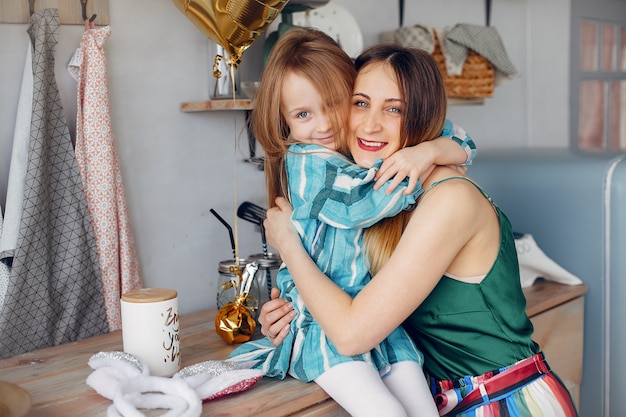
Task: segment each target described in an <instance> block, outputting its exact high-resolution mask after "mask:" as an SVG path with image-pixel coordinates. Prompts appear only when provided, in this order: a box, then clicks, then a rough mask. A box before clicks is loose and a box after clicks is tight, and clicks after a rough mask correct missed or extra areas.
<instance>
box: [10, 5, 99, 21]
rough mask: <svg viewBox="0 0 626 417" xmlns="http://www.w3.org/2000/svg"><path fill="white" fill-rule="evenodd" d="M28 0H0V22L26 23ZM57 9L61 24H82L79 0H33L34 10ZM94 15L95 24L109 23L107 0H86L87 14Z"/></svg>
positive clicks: (27, 19)
mask: <svg viewBox="0 0 626 417" xmlns="http://www.w3.org/2000/svg"><path fill="white" fill-rule="evenodd" d="M28 4H29V3H28V0H0V23H28V22H29V21H30V15H29V11H28ZM46 8H53V9H59V17H60V20H61V24H62V25H82V24H83V23H84V22H83V18H82V8H81V0H35V11H37V10H41V9H46ZM93 14H96V15H98V16H97V17H96V20H95V23H96V25H108V24H109V0H88V1H87V16H88V17H91V16H92V15H93Z"/></svg>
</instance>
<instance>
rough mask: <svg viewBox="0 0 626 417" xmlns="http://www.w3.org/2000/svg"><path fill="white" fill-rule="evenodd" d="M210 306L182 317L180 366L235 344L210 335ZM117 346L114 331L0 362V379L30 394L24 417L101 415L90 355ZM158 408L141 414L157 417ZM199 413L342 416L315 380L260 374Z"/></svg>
mask: <svg viewBox="0 0 626 417" xmlns="http://www.w3.org/2000/svg"><path fill="white" fill-rule="evenodd" d="M214 320H215V310H204V311H200V312H197V313H192V314H188V315H184V316H181V319H180V327H181V333H182V338H181V353H182V360H183V367H184V366H188V365H191V364H194V363H198V362H202V361H205V360H210V359H225V358H226V357H227V356H228V353H229V352H230V351H231V350H232V349H234V346H232V345H228V344H226V342H224V341H223V340H222V339H221V338H220V337H219V336H218V335H217V334H216V333H215V324H214V323H215V321H214ZM114 350H122V332H121V331H119V330H118V331H115V332H111V333H107V334H104V335H101V336H95V337H91V338H88V339H84V340H81V341H78V342H73V343H67V344H64V345H60V346H55V347H51V348H46V349H40V350H37V351H34V352H30V353H25V354H22V355H17V356H14V357H12V358H8V359H4V360H1V361H0V380H3V381H8V382H12V383H15V384H18V385H20V386H21V387H23V388H24V389H26V390H27V391H29V392H30V394H31V396H32V399H33V406H32V408H31V410H30V412H29V413H28V414H27V416H28V417H80V416H85V417H96V416H105V415H106V409H107V407H108V406H109V405H110V404H111V401H110V400H108V399H106V398H104V397H102V396H100V395H99V394H97V393H96V392H95V391H94V390H93V389H92V388H91V387H90V386H88V385H87V384H86V383H85V380H86V378H87V376H88V375H89V374H90V373H91V371H92V369H91V368H90V367H89V366H88V365H87V361H88V360H89V358H90V357H91V355H93V354H94V353H98V352H101V351H114ZM162 412H163V410H158V411H157V410H152V411H148V412H147V413H146V414H147V415H149V416H152V415H154V416H156V415H160V414H162ZM202 415H203V416H237V417H245V416H268V417H277V416H322V415H324V416H329V415H332V416H347V415H348V414H347V413H345V412H344V411H343V410H342V409H341V408H340V407H339V406H338V405H337V404H336V403H335V402H334V401H332V400H330V398H329V397H328V395H327V394H326V393H325V392H324V391H323V390H322V389H321V388H319V387H318V386H317V384H315V383H310V384H305V383H303V382H300V381H297V380H295V379H293V378H290V377H287V378H286V379H285V380H283V381H280V380H276V379H271V378H263V379H262V380H261V381H259V382H257V383H256V384H255V385H254V386H253V387H252V389H250V390H248V391H244V392H241V393H237V394H231V395H228V396H226V397H222V398H220V399H217V400H213V401H208V402H205V403H204V404H203V407H202Z"/></svg>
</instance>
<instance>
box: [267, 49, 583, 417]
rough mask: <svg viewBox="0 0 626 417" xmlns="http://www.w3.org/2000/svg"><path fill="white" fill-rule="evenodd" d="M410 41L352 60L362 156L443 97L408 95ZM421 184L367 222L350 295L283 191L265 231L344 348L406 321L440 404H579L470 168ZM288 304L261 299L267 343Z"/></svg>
mask: <svg viewBox="0 0 626 417" xmlns="http://www.w3.org/2000/svg"><path fill="white" fill-rule="evenodd" d="M412 53H413V52H411V51H410V50H407V49H403V48H399V47H396V46H392V45H377V46H374V47H371V48H369V49H368V50H366V51H365V52H364V53H363V54H361V56H360V57H359V58H358V59H357V61H356V67H357V70H358V71H359V72H358V76H357V80H356V84H355V87H354V94H353V108H352V110H351V116H350V131H351V133H350V137H349V142H348V146H349V149H350V152H351V154H352V157H353V158H354V160H355V162H357V163H358V164H359V165H361V166H369V165H370V164H371V163H373V162H374V161H375V160H376V159H377V158H385V157H388V156H390V155H391V154H393V153H394V152H395V151H396V150H398V149H400V148H402V147H403V146H404V143H403V142H402V141H401V139H400V138H402V137H407V136H411V135H412V134H413V133H414V132H411V127H412V125H411V124H410V123H411V120H409V119H410V118H407V117H405V116H406V115H418V117H419V116H422V117H426V116H425V115H426V114H427V113H426V112H427V111H432V107H434V108H439V109H441V108H442V107H443V108H444V109H445V105H446V103H445V99H443V100H440V102H435V103H428V104H429V106H430V107H428V106H427V107H425V108H422V109H420V108H418V107H417V106H418V104H419V103H421V102H420V97H416V96H415V95H414V94H411V93H412V90H411V88H410V87H411V85H412V83H413V82H415V77H420V75H421V74H420V71H419V70H417V71H416V69H415V68H413V67H412V66H411V65H410V63H411V62H412V59H411V54H412ZM432 65H434V63H432ZM422 104H423V103H422ZM412 117H413V116H411V118H412ZM424 189H425V190H426V191H425V193H424V194H423V195H422V196H421V197H420V200H419V202H418V205H417V207H416V208H415V210H413V211H412V212H403V213H401V214H400V215H398V216H396V217H394V218H392V219H386V220H383V221H381V222H380V223H378V224H376V225H375V226H373V227H371V228H370V229H369V230H368V232H367V236H366V239H365V242H366V250H367V251H368V254H369V258H370V261H371V269H372V273H373V274H375V275H374V277H373V278H372V281H371V282H370V283H369V284H367V285H366V286H365V288H364V289H363V290H362V291H361V292H360V293H359V294H358V295H357V296H356V297H354V298H351V297H350V296H348V295H347V294H346V293H345V292H343V291H342V290H341V289H340V288H338V287H337V286H336V285H335V284H333V283H332V281H330V280H329V279H328V278H327V277H326V276H325V275H324V274H322V273H321V272H320V271H319V270H318V269H317V268H316V266H315V263H313V262H312V261H311V259H310V257H309V256H308V254H307V252H306V251H305V250H304V248H303V247H302V244H301V243H300V239H299V237H298V235H297V233H296V232H295V231H294V229H293V227H292V226H291V222H290V214H291V207H290V206H289V204H288V203H287V201H286V200H285V199H281V198H279V199H277V207H275V208H273V209H270V210H269V211H268V214H267V220H266V221H265V227H266V232H267V236H268V239H269V242H270V244H271V245H272V246H273V247H274V248H275V249H277V250H278V251H279V252H280V255H281V257H282V259H283V260H284V261H285V263H286V265H287V267H288V268H289V271H290V272H291V275H292V277H293V279H294V281H295V283H296V286H297V287H298V289H299V290H300V294H301V296H302V298H303V300H304V302H305V304H306V306H307V307H308V308H309V310H310V312H311V313H312V315H313V317H314V318H315V319H316V321H318V322H319V324H320V325H321V326H322V328H323V330H324V331H325V333H326V335H327V337H328V338H329V339H330V340H331V341H332V342H333V343H334V344H335V346H336V347H337V349H338V350H339V351H340V352H341V353H342V354H345V355H355V354H359V353H362V352H365V351H368V350H369V349H371V348H372V346H375V345H376V344H377V343H379V342H380V340H382V339H383V338H384V337H385V336H386V335H387V334H389V333H390V332H391V331H392V330H393V329H394V328H395V327H397V326H398V325H400V324H403V323H404V326H405V328H406V330H407V331H408V332H409V334H410V335H411V336H412V337H413V339H414V341H415V343H416V344H417V346H418V348H419V349H420V350H421V351H422V352H423V354H424V357H425V361H424V368H425V370H426V371H427V373H428V374H429V375H430V377H431V388H432V390H433V393H434V394H436V397H435V400H436V402H437V406H438V408H439V412H440V414H441V415H467V416H473V415H486V416H490V415H494V416H499V415H531V416H552V415H554V416H576V415H577V413H576V410H575V408H574V406H573V403H572V401H571V397H570V396H569V393H568V392H567V390H566V389H565V387H564V386H563V384H562V383H561V382H560V380H559V379H558V377H557V376H556V375H555V374H554V373H552V372H551V371H550V368H549V366H548V364H547V363H546V362H545V359H544V358H543V355H542V354H541V353H540V351H539V346H538V345H537V344H536V343H535V342H534V341H533V340H532V339H531V336H532V332H533V327H532V324H531V322H530V320H529V319H528V317H527V315H526V313H525V298H524V295H523V293H522V290H521V285H520V279H519V268H518V264H517V254H516V251H515V245H514V239H513V234H512V230H511V225H510V223H509V221H508V219H507V218H506V216H505V215H504V213H502V212H501V211H500V209H499V208H498V207H497V206H496V205H495V204H494V203H493V202H492V201H491V199H490V198H489V197H488V196H487V195H486V193H485V192H484V191H483V190H482V189H480V187H479V186H478V185H476V184H475V183H474V182H473V181H472V180H471V179H469V178H467V177H465V176H460V175H458V172H457V171H454V170H452V169H450V168H447V167H437V168H435V170H434V171H433V173H432V174H431V175H430V177H429V178H428V179H427V180H426V181H424ZM289 311H290V306H289V304H285V303H284V302H283V301H277V300H274V301H271V302H269V303H267V304H266V306H264V307H263V310H262V316H261V318H260V322H261V324H262V326H263V327H262V333H263V334H267V335H269V336H270V337H271V338H272V337H273V340H274V341H275V343H279V342H280V341H281V340H282V339H284V337H285V336H286V334H287V332H288V331H289V330H288V326H287V323H288V322H289V321H290V320H291V318H292V317H291V315H290V314H288V313H289ZM285 313H287V314H285Z"/></svg>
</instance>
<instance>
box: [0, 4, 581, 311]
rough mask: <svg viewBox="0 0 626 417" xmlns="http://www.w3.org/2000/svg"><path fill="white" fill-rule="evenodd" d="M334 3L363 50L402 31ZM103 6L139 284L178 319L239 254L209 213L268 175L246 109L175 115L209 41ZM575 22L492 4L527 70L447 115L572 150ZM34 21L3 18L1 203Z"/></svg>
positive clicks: (411, 19) (259, 187)
mask: <svg viewBox="0 0 626 417" xmlns="http://www.w3.org/2000/svg"><path fill="white" fill-rule="evenodd" d="M336 1H337V3H339V4H341V5H344V6H345V7H347V8H348V9H349V10H350V11H351V12H352V14H353V15H354V17H355V18H356V19H357V21H358V22H359V25H360V26H361V30H362V32H363V36H364V40H365V45H370V44H373V43H375V42H377V40H378V38H379V35H380V33H381V32H385V31H389V30H393V29H395V28H396V27H397V25H398V11H397V8H396V4H397V3H396V2H394V1H390V2H384V5H383V2H380V1H378V0H336ZM444 3H445V4H444ZM109 5H110V16H111V24H110V26H111V30H112V34H111V37H110V38H109V40H108V42H107V44H106V47H105V50H106V53H107V59H108V76H109V87H110V102H111V113H112V124H113V134H114V138H115V141H116V143H117V148H118V152H119V159H120V164H121V169H122V174H123V177H124V184H125V189H126V194H127V202H128V206H129V213H130V216H131V221H132V225H133V229H134V232H135V241H136V245H137V250H138V255H139V261H140V264H141V267H142V270H143V277H144V280H145V282H146V285H147V286H151V287H160V286H165V287H172V288H175V289H177V290H178V291H179V294H180V304H181V311H182V312H183V313H185V312H191V311H196V310H199V309H203V308H207V307H212V306H214V305H215V291H216V290H215V288H216V285H215V284H216V281H217V265H218V262H219V261H220V260H223V259H229V258H230V257H231V249H230V244H229V240H228V236H227V232H226V229H225V228H224V227H223V226H222V225H221V224H220V223H219V222H218V221H217V220H216V219H215V218H214V217H213V216H212V215H211V214H210V212H209V209H210V208H214V209H215V210H217V211H218V212H219V213H221V214H222V215H223V217H225V218H226V219H228V220H230V221H231V223H234V210H235V207H236V206H237V205H238V204H239V203H241V202H242V201H245V200H249V201H252V202H255V203H258V204H263V205H265V204H266V202H265V192H264V179H263V173H262V172H261V171H258V170H257V168H256V167H254V166H251V165H249V164H246V163H243V162H242V159H243V158H245V157H246V155H247V150H246V149H247V147H246V146H247V145H246V140H245V135H243V134H242V128H243V122H244V120H243V113H241V112H212V113H208V112H207V113H192V114H190V113H182V112H180V111H179V106H180V103H181V102H186V101H196V100H206V99H208V97H209V90H210V88H211V86H212V83H213V82H214V80H213V78H212V76H211V72H210V67H211V64H212V58H213V54H214V46H213V45H214V44H212V43H211V42H210V41H209V40H208V39H207V38H206V36H205V35H204V34H202V33H201V32H200V31H199V30H198V29H197V28H196V27H195V26H194V25H193V24H192V23H191V22H190V21H189V20H187V18H186V17H185V16H183V14H182V13H180V12H179V11H178V9H177V8H176V7H175V6H174V4H173V3H172V2H169V1H160V2H156V1H151V0H134V1H125V0H109ZM483 7H484V1H483V0H446V1H445V2H442V1H441V0H419V1H417V0H409V1H407V5H406V10H405V25H411V24H414V23H418V22H419V23H426V24H429V25H432V26H445V25H452V24H455V23H459V22H467V23H479V24H482V23H484V9H483ZM569 19H570V0H502V1H498V2H494V5H493V11H492V19H491V21H492V25H493V26H495V27H496V28H497V29H498V30H499V32H500V35H501V36H502V39H503V41H504V44H505V46H506V48H507V50H508V52H509V55H510V58H511V60H512V62H513V63H514V64H515V65H516V67H517V68H518V70H519V72H520V73H521V74H522V76H521V77H520V78H518V79H516V80H513V81H509V82H506V83H505V84H503V85H501V86H499V87H497V88H496V91H495V96H494V98H491V99H488V100H486V102H485V104H484V105H473V106H455V107H451V108H450V111H449V115H450V117H451V118H452V119H453V120H454V121H455V122H457V123H459V124H461V125H462V126H464V127H465V128H466V129H467V130H468V131H469V132H470V134H471V135H472V136H473V137H474V138H475V139H476V141H477V143H478V146H479V148H480V149H485V150H486V149H492V148H517V147H533V148H537V147H567V146H568V143H569V133H568V100H569V97H568V75H567V74H568V65H569V53H568V51H569V33H570V29H569V22H570V20H569ZM26 27H27V26H26V25H25V24H0V60H1V61H0V62H1V65H0V204H3V203H4V201H5V197H6V182H7V177H8V170H9V161H10V155H11V144H12V136H13V129H14V124H15V114H16V108H17V102H18V94H19V86H20V83H21V74H22V70H23V66H24V56H25V52H26V43H27V36H26V33H25V31H26ZM81 33H82V27H80V26H62V27H61V29H60V38H59V44H58V46H57V54H56V64H57V82H58V84H59V88H60V90H61V94H62V98H63V104H64V107H65V110H66V113H67V115H68V119H69V124H70V127H71V128H72V129H73V126H74V114H75V111H76V105H75V88H76V87H75V83H74V81H73V80H72V79H71V78H70V77H69V75H68V73H67V71H66V70H65V66H66V64H67V62H68V60H69V58H70V56H71V54H72V53H73V51H74V49H75V48H76V47H77V46H78V44H79V41H80V37H81ZM548 39H549V41H548ZM262 42H263V40H262V39H260V40H259V41H257V42H256V43H255V44H254V45H253V47H252V48H251V49H250V50H248V51H246V53H245V54H244V56H243V63H242V65H241V70H240V71H241V79H251V78H257V77H258V74H259V72H260V51H261V49H262ZM234 190H236V195H235V191H234ZM235 202H236V204H235ZM237 224H238V233H237V235H238V244H239V253H240V255H242V256H247V255H249V254H252V253H258V252H260V251H261V245H260V236H259V233H258V231H257V230H255V229H254V227H252V225H250V224H249V223H245V222H243V221H238V222H237Z"/></svg>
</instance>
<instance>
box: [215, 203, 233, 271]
mask: <svg viewBox="0 0 626 417" xmlns="http://www.w3.org/2000/svg"><path fill="white" fill-rule="evenodd" d="M210 211H211V213H213V215H214V216H215V217H217V220H219V221H220V222H222V224H223V225H224V226H226V228H227V229H228V235H229V236H230V245H231V247H232V248H233V260H234V261H235V262H237V251H236V250H235V236H234V235H233V229H232V227H230V225H229V224H228V223H226V220H224V219H222V217H221V216H220V215H219V214H217V212H216V211H215V210H213V209H211V210H210Z"/></svg>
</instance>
